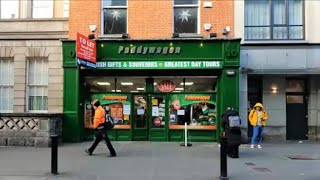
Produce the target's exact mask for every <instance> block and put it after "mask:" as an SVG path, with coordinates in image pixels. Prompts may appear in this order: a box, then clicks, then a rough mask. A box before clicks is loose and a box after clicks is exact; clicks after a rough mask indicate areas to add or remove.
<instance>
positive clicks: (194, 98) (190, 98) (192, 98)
mask: <svg viewBox="0 0 320 180" xmlns="http://www.w3.org/2000/svg"><path fill="white" fill-rule="evenodd" d="M184 99H185V100H188V101H209V100H210V96H190V95H189V96H188V95H186V96H185V97H184Z"/></svg>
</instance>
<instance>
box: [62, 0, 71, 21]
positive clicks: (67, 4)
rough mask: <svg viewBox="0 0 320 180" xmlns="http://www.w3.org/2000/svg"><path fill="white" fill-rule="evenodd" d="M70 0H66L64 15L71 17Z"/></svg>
mask: <svg viewBox="0 0 320 180" xmlns="http://www.w3.org/2000/svg"><path fill="white" fill-rule="evenodd" d="M69 4H70V2H69V0H64V3H63V17H69Z"/></svg>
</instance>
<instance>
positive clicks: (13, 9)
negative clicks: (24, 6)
mask: <svg viewBox="0 0 320 180" xmlns="http://www.w3.org/2000/svg"><path fill="white" fill-rule="evenodd" d="M0 3H1V4H0V7H1V9H0V12H1V18H2V19H11V18H19V0H10V1H9V0H7V1H3V0H2V1H0Z"/></svg>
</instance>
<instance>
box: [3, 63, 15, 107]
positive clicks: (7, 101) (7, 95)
mask: <svg viewBox="0 0 320 180" xmlns="http://www.w3.org/2000/svg"><path fill="white" fill-rule="evenodd" d="M13 84H14V71H13V59H12V58H0V112H12V111H13Z"/></svg>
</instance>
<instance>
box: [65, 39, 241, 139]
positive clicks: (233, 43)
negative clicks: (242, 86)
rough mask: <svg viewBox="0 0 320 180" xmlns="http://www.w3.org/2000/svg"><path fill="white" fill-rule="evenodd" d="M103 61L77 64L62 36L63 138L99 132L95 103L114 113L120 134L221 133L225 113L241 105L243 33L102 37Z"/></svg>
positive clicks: (72, 43)
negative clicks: (240, 36)
mask: <svg viewBox="0 0 320 180" xmlns="http://www.w3.org/2000/svg"><path fill="white" fill-rule="evenodd" d="M96 43H97V52H96V54H97V68H95V69H90V68H83V67H78V66H77V64H76V53H75V46H76V42H75V41H71V40H66V41H63V67H64V104H63V111H64V119H63V140H64V141H66V142H81V141H84V140H89V139H91V138H92V137H93V130H92V128H91V127H92V117H93V115H94V111H93V109H92V107H91V105H90V101H91V100H92V99H95V98H98V99H99V100H100V102H101V104H102V106H103V107H104V108H105V110H106V111H107V112H108V113H109V114H110V115H111V116H112V117H113V118H114V120H115V123H116V126H115V128H114V129H112V130H110V131H109V136H110V138H111V139H113V140H118V141H183V138H184V127H185V126H184V124H185V123H186V124H187V129H188V140H189V141H191V142H194V141H217V139H218V137H219V134H220V132H221V127H220V116H221V114H222V113H223V111H224V110H225V109H226V107H227V106H233V107H235V108H236V109H238V104H239V51H240V39H206V40H203V39H202V40H199V39H165V40H96Z"/></svg>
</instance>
